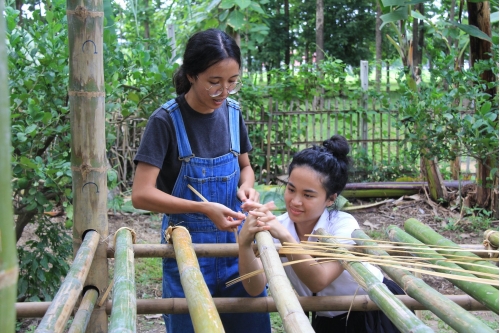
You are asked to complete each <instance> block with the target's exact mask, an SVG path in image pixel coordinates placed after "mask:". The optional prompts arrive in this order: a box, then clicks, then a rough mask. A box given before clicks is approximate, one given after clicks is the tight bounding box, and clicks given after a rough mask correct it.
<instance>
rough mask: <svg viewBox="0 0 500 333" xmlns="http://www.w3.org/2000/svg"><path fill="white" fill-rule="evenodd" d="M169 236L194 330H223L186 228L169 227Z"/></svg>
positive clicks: (207, 332) (206, 332)
mask: <svg viewBox="0 0 500 333" xmlns="http://www.w3.org/2000/svg"><path fill="white" fill-rule="evenodd" d="M171 236H172V242H173V244H174V250H175V258H176V260H177V265H178V266H179V275H180V278H181V284H182V289H183V290H184V294H185V295H186V299H187V305H188V308H189V315H190V316H191V321H192V323H193V328H194V331H195V332H199V333H201V332H203V333H211V332H224V327H223V326H222V322H221V320H220V317H219V314H218V313H217V309H216V308H215V304H214V301H213V299H212V296H211V295H210V291H209V290H208V287H207V285H206V284H205V280H204V279H203V274H202V273H201V271H200V266H199V264H198V259H197V258H196V255H195V253H194V250H193V247H192V246H191V244H192V243H191V236H190V235H189V232H188V231H187V229H186V228H183V227H176V228H172V229H171Z"/></svg>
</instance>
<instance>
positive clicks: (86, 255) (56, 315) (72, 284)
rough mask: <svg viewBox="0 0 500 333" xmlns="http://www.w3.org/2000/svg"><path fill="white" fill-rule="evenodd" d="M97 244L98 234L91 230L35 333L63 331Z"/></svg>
mask: <svg viewBox="0 0 500 333" xmlns="http://www.w3.org/2000/svg"><path fill="white" fill-rule="evenodd" d="M98 244H99V234H98V233H97V232H96V231H93V230H91V231H89V232H87V233H86V234H85V238H84V240H83V243H82V245H81V246H80V249H78V252H77V254H76V256H75V259H74V261H73V264H72V265H71V268H70V270H69V272H68V275H67V276H66V278H65V279H64V282H63V283H62V285H61V287H60V288H59V290H58V291H57V293H56V295H55V296H54V300H53V301H52V303H51V305H50V307H49V309H48V310H47V313H46V314H45V316H43V319H42V321H41V322H40V324H39V325H38V328H37V329H36V331H35V333H49V332H50V333H54V332H55V333H58V332H62V331H63V330H64V327H65V326H66V323H67V321H68V318H69V317H70V315H71V312H72V311H73V308H74V307H75V304H76V301H77V300H78V296H80V293H81V292H82V290H83V283H84V282H85V279H86V278H87V275H88V273H89V270H90V265H91V264H92V260H93V259H94V254H95V251H96V249H97V245H98Z"/></svg>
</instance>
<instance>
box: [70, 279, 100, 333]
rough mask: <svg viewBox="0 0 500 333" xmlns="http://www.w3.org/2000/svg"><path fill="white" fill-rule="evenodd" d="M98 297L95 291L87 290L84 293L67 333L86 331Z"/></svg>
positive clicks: (82, 332)
mask: <svg viewBox="0 0 500 333" xmlns="http://www.w3.org/2000/svg"><path fill="white" fill-rule="evenodd" d="M98 296H99V293H98V292H97V290H95V289H89V290H87V291H86V292H85V295H84V296H83V298H82V302H81V303H80V306H79V307H78V311H77V312H76V314H75V318H74V319H73V322H72V323H71V327H70V328H69V330H68V333H84V332H85V331H86V329H87V324H88V323H89V320H90V315H91V314H92V311H93V310H94V305H95V303H96V302H97V297H98Z"/></svg>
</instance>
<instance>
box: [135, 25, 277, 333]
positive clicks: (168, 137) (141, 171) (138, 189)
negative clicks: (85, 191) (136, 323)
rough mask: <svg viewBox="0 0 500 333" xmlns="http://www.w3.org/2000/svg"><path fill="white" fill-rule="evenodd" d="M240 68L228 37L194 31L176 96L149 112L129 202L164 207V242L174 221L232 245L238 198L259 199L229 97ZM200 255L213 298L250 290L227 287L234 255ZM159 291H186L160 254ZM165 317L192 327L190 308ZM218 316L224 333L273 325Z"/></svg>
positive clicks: (263, 318)
mask: <svg viewBox="0 0 500 333" xmlns="http://www.w3.org/2000/svg"><path fill="white" fill-rule="evenodd" d="M240 69H241V58H240V48H239V47H238V45H237V44H236V42H235V41H234V40H233V39H232V38H231V37H230V36H229V35H227V34H226V33H224V32H222V31H220V30H216V29H209V30H206V31H203V32H199V33H196V34H194V35H193V36H192V37H191V38H190V39H189V41H188V43H187V45H186V50H185V53H184V57H183V64H182V65H181V66H180V68H179V69H178V71H177V72H176V73H175V75H174V80H173V81H174V85H175V88H176V92H177V94H178V97H177V98H175V99H172V100H170V101H168V102H167V103H165V104H164V105H163V106H162V107H160V108H159V109H157V110H156V111H155V112H154V113H153V114H152V115H151V117H150V118H149V121H148V124H147V126H146V130H145V132H144V135H143V137H142V141H141V144H140V147H139V150H138V152H137V155H136V156H135V159H134V162H135V163H137V169H136V173H135V178H134V183H133V186H132V202H133V205H134V207H136V208H140V209H146V210H150V211H154V212H161V213H165V215H164V216H163V221H162V238H161V242H162V243H166V240H165V238H164V236H163V235H164V233H165V230H166V229H167V228H168V227H169V226H174V225H180V226H184V227H186V228H187V229H188V230H189V232H190V234H191V238H192V241H193V243H235V241H236V239H235V235H234V233H233V229H234V228H238V227H239V228H241V226H240V224H241V221H242V220H243V219H244V218H245V216H244V215H243V214H242V213H241V212H240V206H241V202H245V201H248V200H250V201H251V200H256V199H257V198H258V193H257V192H256V191H255V190H254V189H253V185H254V180H255V176H254V172H253V170H252V168H251V166H250V161H249V158H248V152H249V151H250V150H251V149H252V146H251V144H250V140H249V138H248V134H247V130H246V126H245V123H244V121H243V117H242V115H241V111H240V107H239V104H238V103H237V102H235V101H233V100H231V99H229V98H228V96H229V94H235V93H237V92H238V91H239V89H240V87H241V83H240V82H239V79H240ZM188 185H190V186H192V187H193V188H194V189H196V190H197V191H198V192H199V193H201V194H202V195H203V196H204V197H205V198H206V199H207V201H208V202H203V201H202V200H200V198H199V197H198V196H197V195H196V194H195V193H194V192H193V191H192V190H191V189H190V188H189V187H188ZM198 261H199V265H200V269H201V271H202V273H203V276H204V278H205V282H206V284H207V286H208V288H209V290H210V292H211V294H212V296H213V297H248V296H249V295H248V293H246V291H245V290H244V289H243V287H242V286H241V285H240V286H239V287H236V288H232V287H229V288H226V287H225V283H226V282H227V281H229V280H231V279H233V278H236V277H237V276H238V259H237V258H198ZM261 295H265V293H261ZM163 297H164V298H171V297H185V296H184V292H183V290H182V286H181V283H180V277H179V270H178V267H177V263H176V260H175V259H173V258H163ZM164 319H165V324H166V329H167V332H168V333H175V332H182V333H184V332H192V331H193V327H192V323H191V319H190V316H189V314H178V315H172V314H168V315H164ZM221 320H222V323H223V325H224V329H225V331H226V332H259V333H260V332H270V331H271V328H270V320H269V315H268V314H221ZM244 323H252V325H246V324H244Z"/></svg>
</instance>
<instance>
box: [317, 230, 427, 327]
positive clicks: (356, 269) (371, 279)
mask: <svg viewBox="0 0 500 333" xmlns="http://www.w3.org/2000/svg"><path fill="white" fill-rule="evenodd" d="M317 234H318V235H322V236H330V235H329V234H328V233H327V232H326V231H325V230H324V229H322V228H320V229H318V230H317ZM320 240H321V242H325V243H330V244H335V245H337V246H339V245H340V243H338V242H337V241H336V240H335V239H333V238H328V237H327V238H321V239H320ZM339 247H340V246H339ZM346 253H348V252H347V250H346ZM349 256H352V257H355V256H354V255H353V254H349ZM339 262H340V263H341V264H342V267H344V269H345V270H346V271H348V272H349V273H350V274H351V276H352V277H353V278H354V279H355V280H356V282H358V284H359V285H360V286H361V287H362V288H363V289H364V290H365V291H366V292H367V293H368V295H369V296H370V298H371V299H372V300H373V301H374V302H375V303H376V304H377V305H378V306H379V308H380V309H381V310H382V311H383V312H384V313H385V314H386V315H387V317H389V319H390V320H391V321H392V323H393V324H394V325H396V327H397V328H398V329H399V330H400V331H401V332H413V333H416V332H433V330H432V329H431V328H430V327H428V326H426V325H425V324H424V323H423V322H422V321H421V320H420V319H418V318H417V317H416V316H415V314H414V313H413V312H411V311H410V310H409V309H408V308H407V307H406V306H405V305H404V304H403V303H402V302H401V301H400V300H399V299H398V298H396V297H394V295H393V294H392V293H391V292H390V291H389V289H387V287H386V285H385V284H383V283H382V282H381V281H380V280H379V279H378V278H377V277H376V276H374V275H373V274H372V273H371V272H370V271H369V270H368V268H366V267H365V266H364V265H363V264H362V263H360V262H352V261H349V260H345V259H343V260H339Z"/></svg>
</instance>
